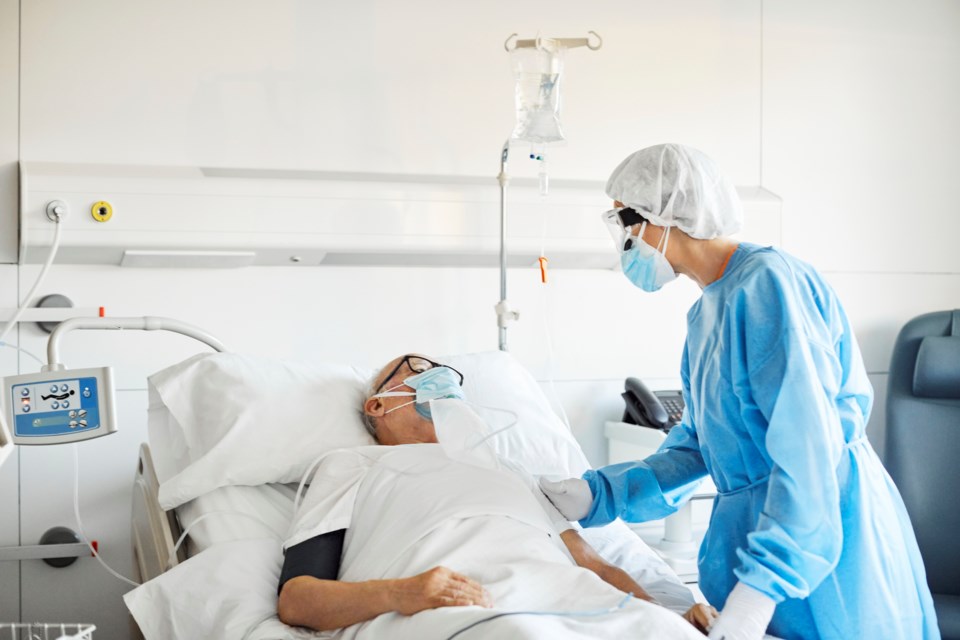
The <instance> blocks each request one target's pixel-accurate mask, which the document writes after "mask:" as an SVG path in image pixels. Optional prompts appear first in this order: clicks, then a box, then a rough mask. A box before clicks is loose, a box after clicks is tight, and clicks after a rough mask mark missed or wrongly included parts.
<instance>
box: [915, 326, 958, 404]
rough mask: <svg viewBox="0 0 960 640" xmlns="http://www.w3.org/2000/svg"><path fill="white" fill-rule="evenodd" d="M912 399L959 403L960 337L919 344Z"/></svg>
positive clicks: (933, 337) (930, 340) (936, 337)
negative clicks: (945, 399)
mask: <svg viewBox="0 0 960 640" xmlns="http://www.w3.org/2000/svg"><path fill="white" fill-rule="evenodd" d="M913 395H915V396H918V397H920V398H949V399H960V336H927V337H926V338H924V339H923V340H922V341H921V342H920V350H919V351H918V352H917V364H916V368H915V369H914V371H913Z"/></svg>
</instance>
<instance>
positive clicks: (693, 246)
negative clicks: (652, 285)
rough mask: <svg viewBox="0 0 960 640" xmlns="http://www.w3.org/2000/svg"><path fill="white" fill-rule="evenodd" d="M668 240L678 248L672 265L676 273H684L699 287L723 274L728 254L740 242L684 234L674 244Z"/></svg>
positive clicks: (714, 280) (728, 257) (672, 240)
mask: <svg viewBox="0 0 960 640" xmlns="http://www.w3.org/2000/svg"><path fill="white" fill-rule="evenodd" d="M677 235H680V234H677ZM678 240H679V238H678ZM670 242H671V245H672V246H675V247H676V248H677V249H678V250H679V251H678V254H679V255H678V259H677V262H676V264H675V265H674V268H675V269H676V271H677V273H682V274H684V275H685V276H687V277H688V278H690V279H691V280H693V281H694V282H696V283H697V285H699V287H700V288H701V289H703V288H704V287H706V286H707V285H708V284H710V283H712V282H716V281H717V280H719V279H720V277H721V276H723V273H724V271H725V270H726V266H727V262H728V261H729V259H730V256H731V255H732V254H733V252H734V250H736V248H737V246H738V245H739V244H740V243H739V242H737V241H736V240H731V239H730V238H714V239H713V240H697V239H695V238H691V237H690V236H688V235H686V234H683V238H682V240H680V242H677V243H676V244H675V245H674V244H673V243H674V242H675V240H674V239H673V238H671V239H670Z"/></svg>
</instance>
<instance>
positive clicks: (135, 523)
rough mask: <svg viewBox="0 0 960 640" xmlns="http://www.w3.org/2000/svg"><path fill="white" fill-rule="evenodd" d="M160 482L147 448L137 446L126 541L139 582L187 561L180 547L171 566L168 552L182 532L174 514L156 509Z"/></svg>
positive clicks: (183, 548)
mask: <svg viewBox="0 0 960 640" xmlns="http://www.w3.org/2000/svg"><path fill="white" fill-rule="evenodd" d="M159 491H160V482H159V481H158V480H157V472H156V470H155V468H154V466H153V458H152V457H151V455H150V446H149V445H148V444H146V443H144V444H141V445H140V456H139V460H138V462H137V473H136V476H135V477H134V480H133V513H132V519H131V534H130V539H131V541H132V543H133V567H134V570H135V572H136V574H137V575H136V577H137V579H138V581H139V582H140V583H144V582H147V581H148V580H152V579H154V578H156V577H157V576H159V575H160V574H162V573H164V572H165V571H167V570H168V569H171V568H173V566H176V565H177V564H179V563H181V562H183V561H184V560H186V559H187V551H186V545H181V546H180V549H179V550H178V551H177V557H176V558H175V561H174V563H173V565H170V566H168V564H169V562H170V553H171V551H172V550H173V546H174V544H176V541H177V539H178V538H179V537H180V535H181V534H182V533H183V532H182V530H181V528H180V523H179V522H178V521H177V516H176V513H174V512H173V511H172V510H171V511H164V510H163V509H162V508H161V507H160V500H159V498H158V494H159Z"/></svg>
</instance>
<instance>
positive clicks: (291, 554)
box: [277, 529, 347, 595]
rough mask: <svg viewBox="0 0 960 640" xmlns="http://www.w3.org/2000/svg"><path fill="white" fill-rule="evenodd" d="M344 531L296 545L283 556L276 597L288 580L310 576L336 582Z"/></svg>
mask: <svg viewBox="0 0 960 640" xmlns="http://www.w3.org/2000/svg"><path fill="white" fill-rule="evenodd" d="M346 534H347V530H346V529H338V530H337V531H331V532H329V533H324V534H321V535H319V536H316V537H313V538H310V539H309V540H305V541H304V542H301V543H300V544H296V545H294V546H292V547H290V548H289V549H287V552H286V553H285V554H284V557H283V569H281V571H280V584H279V585H278V586H277V595H279V594H280V592H281V591H282V590H283V585H285V584H286V583H287V581H288V580H292V579H293V578H297V577H299V576H310V577H313V578H319V579H320V580H336V579H337V576H338V575H340V558H341V556H342V555H343V539H344V536H346Z"/></svg>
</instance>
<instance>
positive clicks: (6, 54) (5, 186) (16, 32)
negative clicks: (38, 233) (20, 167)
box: [0, 0, 20, 263]
mask: <svg viewBox="0 0 960 640" xmlns="http://www.w3.org/2000/svg"><path fill="white" fill-rule="evenodd" d="M19 49H20V3H19V2H18V1H17V0H0V263H4V262H16V260H17V160H19V158H18V153H19V144H20V132H19V126H20V123H19V115H20V114H19V97H20V92H19V91H18V82H19V77H20V74H19V66H20V52H19Z"/></svg>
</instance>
